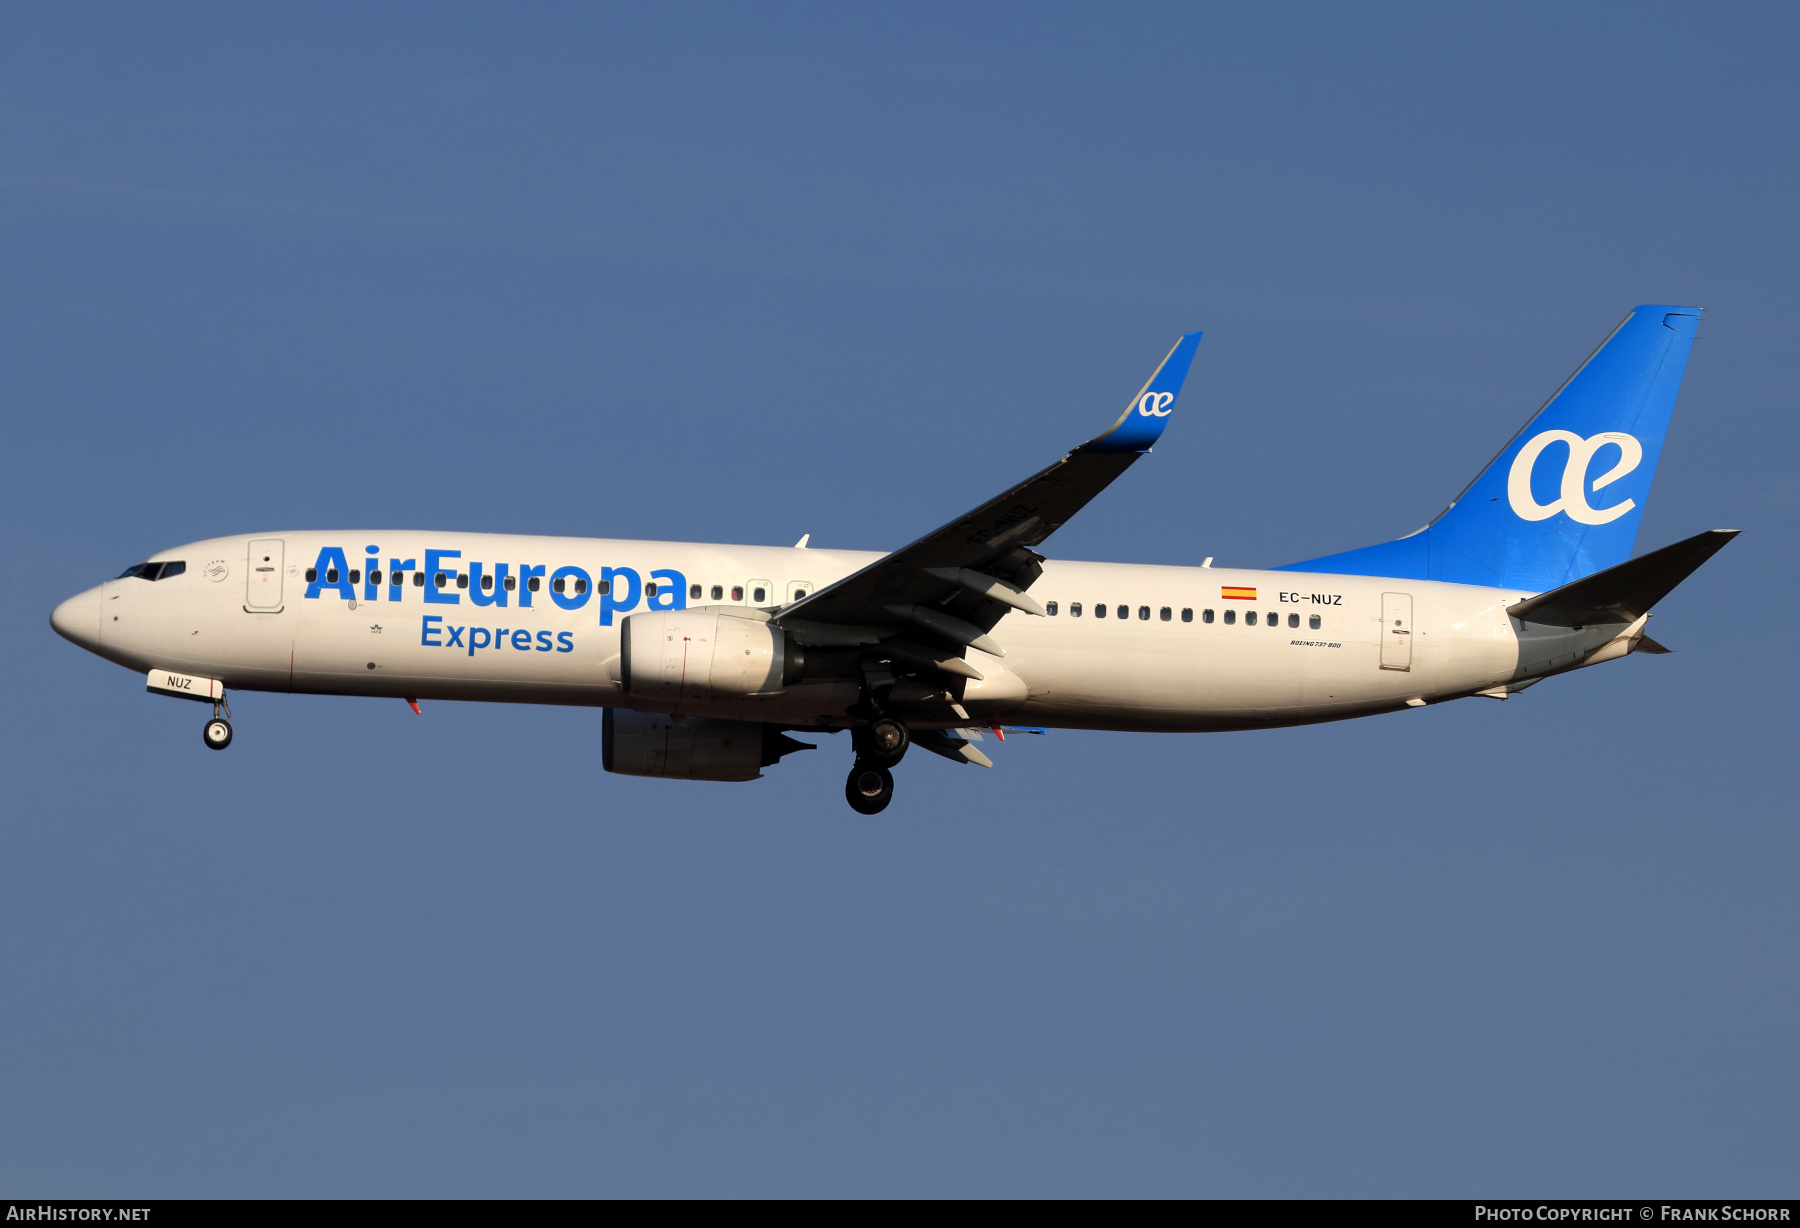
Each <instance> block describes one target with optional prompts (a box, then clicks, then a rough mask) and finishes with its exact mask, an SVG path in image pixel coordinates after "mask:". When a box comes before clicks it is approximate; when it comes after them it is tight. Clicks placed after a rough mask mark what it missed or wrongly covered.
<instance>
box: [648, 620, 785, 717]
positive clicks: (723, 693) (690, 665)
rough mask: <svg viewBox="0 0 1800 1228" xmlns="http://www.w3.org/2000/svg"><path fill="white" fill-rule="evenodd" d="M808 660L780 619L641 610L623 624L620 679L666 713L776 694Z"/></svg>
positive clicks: (650, 704) (650, 703) (649, 704)
mask: <svg viewBox="0 0 1800 1228" xmlns="http://www.w3.org/2000/svg"><path fill="white" fill-rule="evenodd" d="M804 664H805V658H804V654H803V653H802V652H801V650H800V646H799V645H798V644H796V643H794V642H793V640H791V639H790V638H789V637H788V635H787V633H786V632H785V631H783V630H782V629H781V628H780V627H778V626H776V625H775V624H774V623H770V622H763V621H760V620H758V619H755V618H739V617H736V616H734V615H731V614H721V613H719V612H718V611H717V610H704V609H702V610H662V611H657V612H655V613H645V614H633V615H632V616H631V617H630V618H627V619H626V620H625V622H624V624H623V625H622V627H621V629H620V642H619V682H620V684H621V685H622V686H624V688H625V693H626V694H627V695H630V696H631V697H632V698H633V699H642V700H645V701H646V706H654V707H656V708H657V709H658V710H660V711H664V712H676V711H680V710H681V709H682V708H684V707H688V706H691V705H695V704H704V703H708V702H711V701H713V700H717V699H738V698H742V697H744V696H747V695H773V694H776V693H778V692H779V691H780V690H781V689H782V688H783V687H785V686H788V685H790V684H792V683H793V682H795V681H797V680H798V679H799V677H800V670H801V668H802V666H803V665H804Z"/></svg>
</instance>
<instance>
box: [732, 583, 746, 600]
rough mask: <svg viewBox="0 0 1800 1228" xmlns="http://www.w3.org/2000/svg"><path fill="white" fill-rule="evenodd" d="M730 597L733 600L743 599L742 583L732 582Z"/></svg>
mask: <svg viewBox="0 0 1800 1228" xmlns="http://www.w3.org/2000/svg"><path fill="white" fill-rule="evenodd" d="M731 599H732V600H733V601H742V600H743V599H744V586H743V585H741V584H734V585H732V586H731Z"/></svg>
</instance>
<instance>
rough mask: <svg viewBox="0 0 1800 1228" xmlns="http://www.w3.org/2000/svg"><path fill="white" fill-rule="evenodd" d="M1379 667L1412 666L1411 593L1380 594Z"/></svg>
mask: <svg viewBox="0 0 1800 1228" xmlns="http://www.w3.org/2000/svg"><path fill="white" fill-rule="evenodd" d="M1381 668H1382V669H1411V668H1412V594H1411V593H1383V594H1381Z"/></svg>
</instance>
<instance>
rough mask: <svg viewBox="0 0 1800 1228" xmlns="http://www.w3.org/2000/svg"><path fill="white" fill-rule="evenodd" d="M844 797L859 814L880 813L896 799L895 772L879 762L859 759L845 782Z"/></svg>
mask: <svg viewBox="0 0 1800 1228" xmlns="http://www.w3.org/2000/svg"><path fill="white" fill-rule="evenodd" d="M844 797H845V799H846V800H847V801H849V803H850V809H852V810H854V811H856V813H858V814H880V813H881V812H882V811H883V810H886V809H887V804H888V803H889V802H891V801H893V800H894V774H893V773H892V772H890V771H888V770H887V769H886V768H884V767H882V766H880V765H879V764H875V763H870V762H868V761H867V760H863V759H858V760H857V761H856V764H855V766H853V767H852V768H851V769H850V779H849V780H847V781H845V782H844Z"/></svg>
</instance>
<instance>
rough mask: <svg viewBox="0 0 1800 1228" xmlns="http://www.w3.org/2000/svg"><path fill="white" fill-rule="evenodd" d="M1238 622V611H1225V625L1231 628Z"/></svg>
mask: <svg viewBox="0 0 1800 1228" xmlns="http://www.w3.org/2000/svg"><path fill="white" fill-rule="evenodd" d="M1236 621H1237V611H1236V610H1226V611H1225V625H1226V626H1227V627H1229V626H1231V624H1232V623H1235V622H1236Z"/></svg>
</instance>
